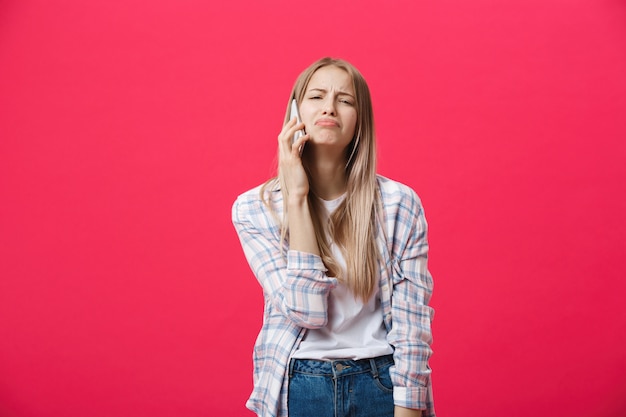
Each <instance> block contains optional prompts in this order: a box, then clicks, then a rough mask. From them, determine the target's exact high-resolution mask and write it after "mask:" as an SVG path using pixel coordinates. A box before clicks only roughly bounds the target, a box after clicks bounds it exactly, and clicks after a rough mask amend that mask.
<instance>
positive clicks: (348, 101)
mask: <svg viewBox="0 0 626 417" xmlns="http://www.w3.org/2000/svg"><path fill="white" fill-rule="evenodd" d="M355 106H356V97H355V93H354V87H353V86H352V78H351V77H350V75H349V74H348V73H347V72H346V71H344V70H342V69H341V68H337V67H334V66H326V67H322V68H320V69H318V70H317V71H315V73H314V74H313V76H312V77H311V79H310V81H309V85H308V86H307V88H306V91H305V94H304V99H303V100H302V103H300V108H299V110H300V117H301V118H302V121H303V122H304V125H305V126H306V127H305V129H306V132H307V133H308V134H309V135H310V136H311V138H310V143H313V144H314V145H319V146H334V147H337V148H339V149H342V150H343V149H345V148H346V147H347V146H348V145H349V144H350V142H351V141H352V138H353V137H354V131H355V128H356V121H357V112H356V107H355Z"/></svg>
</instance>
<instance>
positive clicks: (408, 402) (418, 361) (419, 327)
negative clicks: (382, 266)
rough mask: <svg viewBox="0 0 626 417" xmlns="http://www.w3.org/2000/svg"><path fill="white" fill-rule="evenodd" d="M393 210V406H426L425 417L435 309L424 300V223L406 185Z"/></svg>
mask: <svg viewBox="0 0 626 417" xmlns="http://www.w3.org/2000/svg"><path fill="white" fill-rule="evenodd" d="M394 214H395V216H393V219H394V221H395V225H394V235H393V245H394V247H393V251H392V257H393V258H394V259H393V260H392V264H393V268H392V269H393V271H392V284H393V290H392V301H391V304H392V308H391V315H392V328H391V330H390V332H389V335H388V340H389V343H391V344H392V345H393V346H394V348H395V351H394V361H395V365H394V367H392V369H391V378H392V381H393V384H394V402H395V404H396V406H397V407H405V408H409V409H416V410H424V413H423V414H424V415H425V416H429V415H431V411H430V410H432V391H431V382H430V373H431V371H430V367H429V366H428V360H429V359H430V356H431V354H432V351H431V348H430V345H431V343H432V333H431V321H432V317H433V310H432V308H430V307H429V306H428V303H429V302H430V297H431V295H432V285H433V283H432V278H431V276H430V273H429V271H428V266H427V264H428V239H427V231H428V226H427V223H426V219H425V217H424V212H423V209H422V206H421V203H420V201H419V198H418V197H417V195H415V193H414V192H413V191H412V190H410V189H407V192H406V193H404V194H403V196H402V201H401V202H400V203H399V204H398V205H397V213H394ZM396 410H398V408H397V409H396ZM399 412H400V411H399ZM402 412H403V411H402Z"/></svg>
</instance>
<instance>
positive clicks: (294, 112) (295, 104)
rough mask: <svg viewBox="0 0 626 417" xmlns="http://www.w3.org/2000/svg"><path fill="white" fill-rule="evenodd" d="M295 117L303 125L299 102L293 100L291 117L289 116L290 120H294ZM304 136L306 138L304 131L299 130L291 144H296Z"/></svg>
mask: <svg viewBox="0 0 626 417" xmlns="http://www.w3.org/2000/svg"><path fill="white" fill-rule="evenodd" d="M294 117H295V118H296V119H297V120H298V124H300V123H302V120H300V113H299V112H298V102H297V101H296V99H295V98H294V99H293V100H291V115H290V116H289V120H291V119H293V118H294ZM302 136H304V130H297V131H296V133H295V134H294V135H293V140H292V142H291V143H294V142H295V141H297V140H298V139H299V138H300V137H302Z"/></svg>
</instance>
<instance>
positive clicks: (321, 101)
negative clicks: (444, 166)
mask: <svg viewBox="0 0 626 417" xmlns="http://www.w3.org/2000/svg"><path fill="white" fill-rule="evenodd" d="M355 103H356V100H355V92H354V87H353V86H352V79H351V77H350V75H349V74H348V73H347V72H346V71H344V70H343V69H341V68H337V67H334V66H326V67H322V68H320V69H318V70H317V71H316V72H315V73H314V74H313V76H312V77H311V80H310V81H309V84H308V86H307V89H306V92H305V95H304V99H303V101H302V102H301V103H300V105H299V110H300V117H301V119H302V123H299V124H298V123H297V122H296V119H295V118H293V119H292V120H290V121H289V122H288V123H287V124H286V125H285V126H284V127H283V129H282V131H281V132H280V134H279V135H278V155H279V164H278V167H279V170H280V171H281V172H282V173H283V174H284V178H285V187H286V188H287V191H288V194H289V197H288V200H287V207H288V212H287V216H288V222H289V245H290V248H291V249H293V250H297V251H302V252H308V253H312V254H315V255H320V253H319V248H318V245H317V241H316V238H315V232H314V229H313V221H312V220H311V213H310V211H309V206H308V203H307V195H308V193H309V190H310V189H313V190H314V192H315V194H316V195H317V196H319V197H321V198H323V199H325V200H332V199H334V198H337V197H339V196H341V195H342V194H343V193H344V192H345V191H346V175H345V166H346V148H347V147H348V145H349V144H350V142H351V141H352V138H353V137H354V132H355V129H356V122H357V116H358V115H357V111H356V108H355ZM300 129H305V131H306V132H307V134H306V135H304V136H302V137H301V138H300V139H299V140H298V141H296V142H295V143H293V144H292V143H291V139H292V137H293V135H294V134H295V132H296V131H297V130H300ZM305 144H306V147H307V152H306V153H305V154H304V156H302V155H301V152H300V149H301V147H302V146H305ZM303 157H305V158H307V162H308V163H309V167H310V170H311V177H312V184H310V183H309V180H308V178H307V176H306V173H305V170H304V167H303V165H302V158H303ZM421 415H422V412H421V410H412V409H408V408H404V407H398V406H396V407H395V409H394V416H395V417H421Z"/></svg>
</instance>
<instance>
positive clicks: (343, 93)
mask: <svg viewBox="0 0 626 417" xmlns="http://www.w3.org/2000/svg"><path fill="white" fill-rule="evenodd" d="M311 91H319V92H321V93H327V92H328V90H325V89H323V88H311V89H310V90H307V93H309V92H311ZM337 93H338V94H340V95H344V96H350V97H352V98H354V96H353V95H352V94H350V93H347V92H345V91H341V90H339V91H338V92H337Z"/></svg>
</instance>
